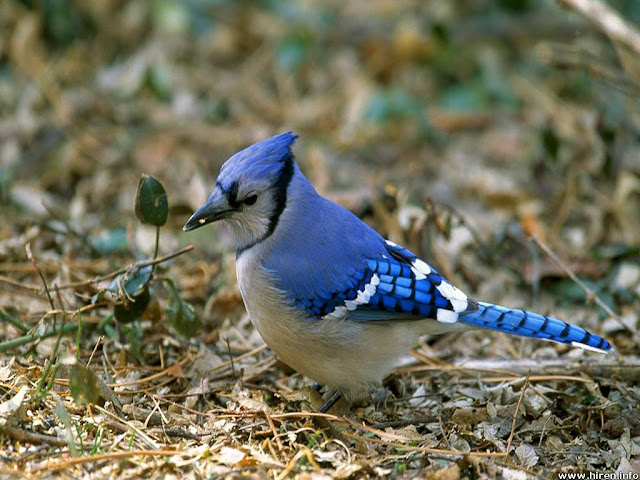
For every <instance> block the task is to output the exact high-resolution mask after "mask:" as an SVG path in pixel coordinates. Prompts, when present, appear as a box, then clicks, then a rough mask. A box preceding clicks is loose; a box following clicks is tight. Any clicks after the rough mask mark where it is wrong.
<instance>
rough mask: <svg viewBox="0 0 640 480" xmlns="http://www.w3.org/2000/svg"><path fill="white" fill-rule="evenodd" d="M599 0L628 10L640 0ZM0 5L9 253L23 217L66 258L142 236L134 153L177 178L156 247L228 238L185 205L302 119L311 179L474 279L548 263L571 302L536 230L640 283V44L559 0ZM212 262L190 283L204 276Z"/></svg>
mask: <svg viewBox="0 0 640 480" xmlns="http://www.w3.org/2000/svg"><path fill="white" fill-rule="evenodd" d="M611 5H612V6H613V7H615V8H616V9H617V10H618V11H619V13H620V14H621V16H622V17H623V18H625V19H626V20H627V21H629V22H631V24H633V22H635V23H636V25H637V23H638V22H639V21H640V5H639V4H638V3H637V2H635V1H616V2H611ZM0 8H1V11H0V33H1V36H0V112H2V113H1V118H0V198H2V202H3V205H4V206H3V208H2V210H1V211H0V216H1V219H2V221H1V224H2V226H1V227H0V242H1V243H0V258H1V259H3V260H4V261H9V260H17V259H22V260H24V259H25V254H24V250H23V247H22V243H24V242H25V235H26V236H27V237H29V235H32V236H33V239H34V241H36V242H41V243H42V245H40V246H38V248H37V250H40V251H41V255H52V258H53V259H54V260H56V261H59V260H61V259H65V258H69V259H73V260H79V259H83V258H84V259H97V258H98V256H97V255H96V253H100V252H102V254H103V255H110V254H114V253H118V252H120V251H123V250H124V251H129V250H133V251H134V252H139V254H147V255H148V254H150V253H151V252H152V251H153V241H152V238H153V237H152V235H153V233H152V231H151V230H149V229H145V228H144V227H139V226H138V225H137V222H135V217H134V212H133V208H132V203H133V197H134V195H135V187H136V183H137V178H138V176H139V175H140V173H142V172H145V173H148V174H151V175H153V176H155V177H157V178H158V179H159V180H160V181H162V182H164V184H165V187H166V189H167V191H168V195H169V205H170V209H171V210H170V213H171V214H170V217H169V228H165V231H164V232H163V242H162V245H161V251H164V252H165V253H166V252H168V251H169V250H171V249H174V248H176V247H177V246H178V245H182V244H186V243H188V242H195V243H196V244H197V246H198V252H197V253H195V254H192V257H193V256H194V255H195V256H203V258H207V256H208V258H211V256H212V255H213V256H215V255H219V254H220V253H221V252H228V251H230V250H232V245H231V244H230V239H229V237H228V235H227V234H226V232H225V231H224V230H223V229H220V228H216V227H214V228H208V229H203V230H202V231H198V232H195V233H194V234H190V235H185V234H183V233H182V232H181V231H180V227H181V226H182V225H183V224H184V221H185V219H186V218H187V217H188V215H189V214H190V213H191V212H192V211H193V210H194V209H195V208H196V207H197V206H199V205H200V204H201V203H202V202H203V201H204V200H205V199H206V197H207V195H208V192H209V190H210V189H211V188H212V186H213V184H214V181H215V177H216V175H217V172H218V170H219V167H220V165H221V164H222V163H223V162H224V161H225V160H226V159H227V158H228V156H230V155H231V154H232V153H234V152H235V151H237V150H238V149H240V148H243V147H245V146H247V145H248V144H251V143H253V142H255V141H257V140H260V139H262V138H264V137H266V136H269V135H272V134H275V133H278V132H282V131H287V130H293V131H295V132H296V133H297V134H299V135H300V136H301V138H300V139H299V140H298V142H297V144H296V147H295V153H296V155H297V159H298V161H299V163H300V164H301V167H302V169H303V171H304V172H305V173H306V174H307V175H308V176H309V177H310V179H311V180H312V182H313V183H314V184H315V185H316V187H317V188H318V190H319V191H320V192H322V193H323V194H326V195H328V196H330V197H331V198H333V199H334V200H336V201H338V202H340V203H342V204H344V205H345V206H347V207H348V208H350V209H352V210H353V211H354V212H356V213H357V214H358V215H360V216H361V217H363V218H365V220H367V221H369V222H370V223H372V224H373V225H374V227H375V228H377V229H378V230H380V231H381V233H383V234H385V235H387V236H389V237H391V238H393V239H394V240H395V241H399V242H403V243H405V244H407V245H408V247H410V248H413V249H414V250H416V251H417V252H418V253H420V254H423V255H426V256H427V257H428V258H429V259H430V260H431V261H432V263H435V264H436V265H437V266H438V267H439V268H441V269H443V270H444V271H445V272H446V273H447V274H448V275H449V276H453V277H454V280H455V281H458V282H460V283H461V284H462V285H463V286H464V287H465V289H466V290H468V291H470V292H472V294H473V295H474V296H476V297H479V298H486V299H491V300H495V301H513V302H515V303H519V304H527V305H531V304H533V305H532V306H536V302H537V301H539V299H538V298H537V297H536V292H537V289H538V287H537V285H538V284H539V283H540V282H541V281H544V280H545V279H551V280H554V282H553V284H552V285H551V286H552V287H558V288H560V289H561V291H559V292H555V293H554V298H555V299H556V300H555V301H559V302H562V301H569V300H576V299H577V300H578V302H580V301H583V300H584V295H583V293H582V292H581V291H580V289H577V291H574V290H575V289H574V284H573V282H571V281H568V282H566V284H564V282H563V279H566V274H565V273H564V272H562V271H561V269H559V268H558V267H557V265H556V264H555V263H554V262H552V261H550V260H549V259H548V258H546V257H545V256H544V255H542V256H540V255H538V254H537V253H536V251H537V249H536V248H535V247H534V246H532V244H531V243H530V242H529V241H527V240H526V238H525V237H526V235H527V234H536V235H538V237H539V238H540V239H541V240H544V241H545V242H547V243H548V244H549V246H550V247H551V248H552V249H553V250H554V251H555V252H557V254H558V255H560V256H561V257H562V258H564V259H565V260H566V261H569V262H573V263H574V267H575V269H577V270H576V273H578V274H579V275H583V276H585V277H587V280H590V281H591V282H592V283H593V286H594V288H596V289H601V290H602V292H601V293H602V295H604V296H605V297H607V298H608V302H609V303H610V304H611V305H612V306H615V305H614V303H615V301H616V298H614V297H616V295H618V294H620V295H621V296H622V297H623V298H624V299H626V300H624V301H623V303H622V304H621V305H620V306H621V307H623V308H624V306H625V305H627V304H628V303H629V302H630V301H631V299H632V298H635V297H637V288H638V281H640V268H639V266H638V238H640V214H639V213H638V212H640V177H639V175H640V149H639V148H638V146H639V139H640V115H639V111H638V103H639V102H638V92H639V90H638V81H637V79H638V72H639V71H640V63H639V62H638V56H637V55H636V56H634V55H631V54H630V53H629V52H628V51H627V50H626V49H625V48H623V46H621V45H619V44H613V43H611V42H610V41H609V40H608V39H607V38H606V37H604V36H603V35H602V34H601V33H600V32H599V31H598V30H597V29H596V28H595V27H594V26H593V24H592V23H590V21H589V20H588V19H587V18H585V17H583V16H581V15H579V14H578V13H575V12H572V11H571V10H570V9H566V8H562V6H560V5H558V4H557V3H556V2H553V1H551V0H549V1H546V0H519V1H497V2H496V1H482V0H475V1H472V2H436V1H433V2H423V1H400V2H398V1H384V0H379V1H368V0H367V1H357V0H356V1H352V2H338V1H311V0H309V1H301V2H285V1H241V2H234V1H223V0H190V1H185V2H178V1H172V0H155V1H116V0H105V1H100V2H78V1H73V0H43V1H26V0H25V1H15V0H6V1H4V2H2V3H1V5H0ZM634 75H635V76H634ZM52 215H54V216H57V217H59V218H58V220H63V221H64V222H67V223H68V225H67V227H68V226H69V225H71V227H72V228H71V230H75V232H76V233H77V234H79V235H76V237H77V236H80V237H83V238H85V240H87V242H88V243H89V244H90V245H89V247H90V248H89V250H87V249H86V248H84V249H83V248H77V247H78V244H77V243H75V242H74V241H71V240H73V235H71V238H70V237H69V232H68V231H66V230H67V227H64V228H63V227H61V230H62V231H60V232H58V234H57V235H56V234H55V231H56V225H55V224H54V225H52V221H53V220H56V219H54V218H52ZM58 223H59V222H58ZM34 226H38V227H39V228H37V229H36V230H33V228H32V229H31V230H30V227H34ZM58 226H60V225H59V224H58ZM52 230H53V231H54V232H53V234H52ZM30 232H31V233H30ZM65 232H66V233H65ZM434 245H435V247H434ZM85 247H86V245H85ZM434 255H435V258H434ZM438 264H439V265H438ZM72 270H73V269H72ZM58 273H59V274H62V273H60V272H58ZM71 274H74V273H73V272H72V273H71ZM503 276H506V278H503ZM204 280H205V281H204V282H203V283H202V284H201V285H200V286H199V287H198V288H200V290H199V291H198V292H191V293H190V295H191V297H196V298H199V299H204V298H206V297H207V295H208V294H210V293H211V292H212V290H211V288H212V287H211V282H208V280H209V279H208V278H207V279H204ZM183 287H184V288H188V286H186V285H183ZM518 287H525V288H526V289H527V290H528V291H529V292H528V294H527V296H525V297H524V298H522V297H521V295H522V291H521V290H519V289H518ZM513 289H515V291H514V292H512V293H510V290H513ZM620 289H621V291H618V290H620ZM503 297H506V298H503ZM509 297H512V298H509ZM2 302H3V303H4V306H9V307H12V308H16V305H15V303H14V302H12V301H11V297H9V299H6V298H5V299H3V300H2ZM635 321H636V322H637V319H636V320H635ZM594 325H595V323H593V324H592V325H591V326H594Z"/></svg>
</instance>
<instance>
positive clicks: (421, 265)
mask: <svg viewBox="0 0 640 480" xmlns="http://www.w3.org/2000/svg"><path fill="white" fill-rule="evenodd" d="M385 247H386V254H380V255H379V256H377V257H376V258H370V259H366V267H364V268H362V269H361V270H360V271H359V273H358V274H357V275H351V277H350V278H349V281H348V282H347V284H346V285H345V286H344V288H341V289H337V290H335V291H334V292H332V293H331V294H330V295H326V296H324V297H320V298H318V297H315V298H310V299H307V300H298V301H296V305H297V306H298V307H299V308H303V309H304V310H305V311H306V312H307V313H308V314H309V315H310V316H313V317H316V318H324V317H328V316H335V317H348V318H349V320H353V321H358V322H371V321H389V320H398V319H405V320H419V319H425V318H431V319H435V320H438V321H439V322H442V323H455V322H458V321H459V322H460V323H461V324H465V325H468V326H471V327H476V328H478V327H479V328H486V329H489V330H496V331H499V332H504V333H511V334H515V335H521V336H525V337H533V338H539V339H542V340H550V341H554V342H558V343H566V344H569V345H572V346H575V347H581V348H585V349H588V350H593V351H597V352H600V353H605V352H608V351H611V350H613V347H612V346H611V344H610V343H609V342H607V340H605V339H604V338H602V337H599V336H598V335H595V334H593V333H591V332H589V331H587V330H585V329H583V328H582V327H579V326H577V325H572V324H569V323H566V322H563V321H562V320H558V319H556V318H553V317H548V316H546V315H541V314H539V313H534V312H528V311H525V310H518V309H512V308H507V307H503V306H500V305H494V304H491V303H486V302H476V301H474V300H472V299H470V298H468V297H467V296H466V295H465V294H464V293H463V292H461V291H460V290H458V289H457V288H456V287H454V286H453V285H452V284H451V283H449V282H448V281H447V280H446V279H445V278H443V277H442V276H441V275H440V274H439V273H438V272H437V271H436V270H435V269H433V268H432V267H431V266H429V265H428V264H426V263H425V262H423V261H422V260H420V259H419V258H417V257H416V256H415V255H414V254H413V253H411V252H410V251H408V250H406V249H404V248H402V247H400V246H398V245H396V244H394V243H392V242H389V241H386V245H385Z"/></svg>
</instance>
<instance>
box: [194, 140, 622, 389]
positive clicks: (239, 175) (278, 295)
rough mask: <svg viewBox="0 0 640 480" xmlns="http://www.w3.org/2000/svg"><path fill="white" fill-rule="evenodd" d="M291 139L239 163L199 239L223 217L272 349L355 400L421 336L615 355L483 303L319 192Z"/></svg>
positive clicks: (230, 166) (570, 330) (227, 167)
mask: <svg viewBox="0 0 640 480" xmlns="http://www.w3.org/2000/svg"><path fill="white" fill-rule="evenodd" d="M296 138H297V136H296V135H293V134H292V133H291V132H288V133H283V134H280V135H276V136H274V137H271V138H267V139H265V140H262V141H261V142H258V143H256V144H254V145H251V146H249V147H248V148H246V149H244V150H242V151H240V152H238V153H236V154H235V155H233V156H232V157H231V158H230V159H229V160H228V161H227V162H226V163H225V164H224V165H223V166H222V169H221V170H220V175H219V176H218V179H217V181H216V186H215V188H214V189H213V191H212V192H211V195H210V196H209V199H208V200H207V202H206V203H205V204H204V205H203V206H202V207H201V208H200V209H198V210H197V211H196V212H195V213H194V214H193V215H192V216H191V218H190V219H189V220H188V221H187V223H186V225H185V227H184V230H185V231H189V230H193V229H195V228H198V227H200V226H203V225H205V224H208V223H211V222H214V221H217V220H222V221H224V222H225V223H227V224H228V225H229V226H230V227H231V230H232V232H233V234H234V236H235V239H236V241H237V243H238V250H237V264H236V268H237V277H238V284H239V286H240V291H241V293H242V297H243V299H244V302H245V306H246V308H247V311H248V313H249V316H250V317H251V320H252V322H253V324H254V325H255V326H256V328H257V330H258V331H259V333H260V335H261V336H262V338H263V339H264V341H265V342H266V343H267V345H269V347H271V349H272V350H273V351H274V352H275V353H276V354H277V355H278V356H279V357H280V358H281V359H282V360H283V361H284V362H285V363H287V364H288V365H290V366H291V367H293V368H294V369H296V370H297V371H298V372H300V373H302V374H303V375H305V376H308V377H310V378H312V379H313V380H315V381H317V382H319V383H320V384H322V385H325V386H326V387H327V388H328V389H329V390H330V391H332V392H339V393H340V394H342V395H344V396H345V397H346V398H347V399H348V400H355V399H358V398H361V397H363V396H366V395H367V394H368V393H369V392H370V391H371V390H372V389H373V388H375V387H376V386H377V385H379V384H380V382H381V381H382V379H383V378H384V377H385V376H386V375H387V374H388V373H390V371H391V370H392V369H393V368H394V367H395V366H396V365H397V362H398V360H399V359H400V358H401V357H402V356H403V355H405V354H406V353H407V352H408V351H409V349H410V348H411V347H413V346H414V345H415V343H416V342H417V339H418V337H420V336H421V335H427V334H439V333H446V332H452V331H458V330H460V331H461V330H467V329H470V328H486V329H490V330H497V331H501V332H506V333H512V334H517V335H522V336H527V337H533V338H540V339H543V340H549V341H555V342H560V343H566V344H570V345H573V346H577V347H582V348H585V349H587V350H592V351H597V352H601V353H605V352H608V351H611V350H612V349H613V348H612V346H611V345H610V344H609V342H607V341H606V340H605V339H603V338H601V337H599V336H597V335H595V334H593V333H590V332H587V331H586V330H584V329H583V328H581V327H578V326H575V325H570V324H568V323H565V322H562V321H560V320H557V319H555V318H551V317H547V316H544V315H540V314H537V313H533V312H526V311H523V310H516V309H510V308H506V307H502V306H498V305H493V304H491V303H485V302H477V301H475V300H473V299H471V298H469V297H468V296H467V295H466V294H465V293H463V292H462V291H461V290H459V289H458V288H456V287H455V286H454V285H452V284H451V283H450V282H448V281H447V280H446V279H445V278H444V277H442V276H441V275H440V274H439V273H438V272H437V271H436V270H435V269H433V268H432V267H431V266H429V265H428V264H427V263H426V262H424V261H423V260H421V259H419V258H417V257H416V256H415V255H414V254H413V253H411V252H410V251H408V250H406V249H404V248H402V247H401V246H399V245H396V244H395V243H393V242H390V241H388V240H385V239H384V238H382V237H381V236H380V235H379V234H378V233H377V232H375V231H374V230H373V229H372V228H370V227H369V226H368V225H366V224H365V223H364V222H362V221H361V220H360V219H359V218H357V217H356V216H355V215H353V214H352V213H351V212H349V211H348V210H346V209H345V208H343V207H341V206H339V205H337V204H335V203H333V202H331V201H329V200H327V199H326V198H324V197H322V196H321V195H319V194H318V193H317V192H316V191H315V189H314V188H313V186H312V185H311V184H310V183H309V181H308V180H307V179H306V177H305V176H304V175H303V174H302V172H301V171H300V169H299V168H298V166H297V164H296V163H295V161H294V157H293V154H292V152H291V147H292V145H293V143H294V142H295V140H296Z"/></svg>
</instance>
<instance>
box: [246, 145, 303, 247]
mask: <svg viewBox="0 0 640 480" xmlns="http://www.w3.org/2000/svg"><path fill="white" fill-rule="evenodd" d="M282 162H283V166H282V169H281V170H280V172H279V174H278V179H277V180H276V181H275V183H274V185H273V187H272V188H271V190H273V201H274V203H275V208H274V209H273V213H272V214H271V217H270V218H269V227H268V228H267V231H266V233H265V234H264V235H263V236H262V237H261V238H258V239H257V240H255V241H254V242H252V243H250V244H249V245H244V246H242V247H238V249H237V250H236V257H237V258H239V257H240V255H241V254H242V252H244V251H245V250H247V249H249V248H251V247H253V246H254V245H256V244H258V243H260V242H262V241H263V240H266V239H267V238H269V237H270V236H271V234H272V233H273V232H274V230H275V229H276V227H277V226H278V220H280V215H282V212H283V211H284V209H285V207H286V206H287V188H288V187H289V183H291V178H292V177H293V172H294V163H293V154H292V153H291V152H288V154H287V155H285V156H284V157H283V158H282ZM236 195H237V185H236Z"/></svg>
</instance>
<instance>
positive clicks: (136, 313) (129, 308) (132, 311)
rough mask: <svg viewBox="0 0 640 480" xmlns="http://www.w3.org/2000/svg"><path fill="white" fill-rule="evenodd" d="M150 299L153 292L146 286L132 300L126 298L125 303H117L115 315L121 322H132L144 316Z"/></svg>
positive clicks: (114, 310)
mask: <svg viewBox="0 0 640 480" xmlns="http://www.w3.org/2000/svg"><path fill="white" fill-rule="evenodd" d="M150 301H151V294H150V293H149V289H148V288H145V289H144V290H143V291H142V292H141V293H140V294H139V295H136V296H135V297H133V298H132V299H131V300H129V299H125V300H124V302H123V303H121V304H119V305H116V306H115V307H114V309H113V315H114V316H115V317H116V320H117V321H118V322H120V323H131V322H133V321H135V320H137V319H139V318H140V317H141V316H142V314H143V313H144V312H145V310H146V309H147V307H148V306H149V302H150Z"/></svg>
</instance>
